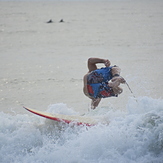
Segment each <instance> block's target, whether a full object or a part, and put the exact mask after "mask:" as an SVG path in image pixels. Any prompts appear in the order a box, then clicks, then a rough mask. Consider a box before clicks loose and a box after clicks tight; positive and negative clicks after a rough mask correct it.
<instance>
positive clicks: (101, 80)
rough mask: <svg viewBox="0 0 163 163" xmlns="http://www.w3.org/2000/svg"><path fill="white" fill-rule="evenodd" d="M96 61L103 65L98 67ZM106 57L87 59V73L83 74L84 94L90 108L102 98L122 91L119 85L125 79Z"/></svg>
mask: <svg viewBox="0 0 163 163" xmlns="http://www.w3.org/2000/svg"><path fill="white" fill-rule="evenodd" d="M98 63H103V64H104V65H105V67H103V68H100V69H98V68H97V65H96V64H98ZM110 65H111V63H110V61H109V60H108V59H101V58H89V59H88V70H89V71H88V73H87V74H86V75H85V76H84V78H83V81H84V88H83V92H84V94H85V95H86V96H87V97H89V98H90V99H91V100H92V102H91V109H95V108H96V107H97V106H98V105H99V103H100V101H101V99H102V98H107V97H113V96H114V97H117V96H118V95H119V94H121V93H122V92H123V89H122V88H121V87H120V86H119V85H120V84H121V83H123V84H125V83H126V81H125V79H124V78H123V77H121V76H120V71H121V70H120V68H119V67H118V66H110Z"/></svg>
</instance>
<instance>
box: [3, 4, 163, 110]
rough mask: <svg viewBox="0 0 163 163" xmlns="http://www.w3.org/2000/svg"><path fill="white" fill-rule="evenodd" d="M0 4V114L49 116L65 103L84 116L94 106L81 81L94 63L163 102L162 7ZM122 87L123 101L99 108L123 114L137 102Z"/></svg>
mask: <svg viewBox="0 0 163 163" xmlns="http://www.w3.org/2000/svg"><path fill="white" fill-rule="evenodd" d="M0 4H1V5H0V6H1V7H0V8H1V10H0V14H1V18H0V20H1V23H0V34H1V39H0V47H1V54H0V67H1V78H0V91H1V97H0V108H1V111H4V112H10V111H11V109H16V110H17V111H18V112H22V113H24V110H23V111H22V106H23V105H25V106H27V107H32V108H36V109H40V110H44V109H46V108H47V107H48V106H49V105H50V104H55V103H65V104H67V105H68V106H69V107H71V108H73V109H74V110H76V111H79V112H86V111H87V110H88V108H89V106H90V100H89V99H87V97H85V96H84V94H83V92H82V87H83V83H82V78H83V76H84V74H85V73H86V72H87V67H86V65H87V64H86V61H87V59H88V58H89V57H101V58H108V59H110V60H111V63H112V64H113V65H114V64H117V65H119V66H120V67H121V69H122V76H123V77H124V78H126V80H127V81H128V83H129V85H130V86H131V88H132V90H133V92H134V93H135V95H136V97H139V96H149V97H152V98H162V88H163V84H162V83H163V78H162V77H161V76H162V74H163V70H162V60H163V55H162V52H163V46H162V44H163V42H162V40H163V34H162V33H161V31H162V29H163V22H162V15H163V11H162V5H163V2H161V1H150V2H149V3H148V4H147V2H145V1H143V2H142V1H130V2H128V1H123V2H122V1H120V2H117V1H116V2H113V1H108V2H81V1H78V2H73V1H71V2H63V1H62V2H57V1H55V2H52V1H50V2H49V1H48V2H47V1H39V2H31V1H30V2H27V1H25V2H24V1H22V2H15V1H11V2H10V1H7V2H6V1H5V2H2V1H0ZM50 19H52V20H53V23H50V24H47V23H46V22H47V21H48V20H50ZM61 19H63V20H64V23H59V21H60V20H61ZM123 88H124V93H123V94H122V95H121V96H120V97H118V99H115V98H114V99H105V100H103V101H102V103H101V106H108V105H115V108H119V109H122V110H123V109H124V108H125V105H126V103H127V101H128V97H130V96H132V95H131V94H130V92H129V90H128V88H127V87H126V86H123Z"/></svg>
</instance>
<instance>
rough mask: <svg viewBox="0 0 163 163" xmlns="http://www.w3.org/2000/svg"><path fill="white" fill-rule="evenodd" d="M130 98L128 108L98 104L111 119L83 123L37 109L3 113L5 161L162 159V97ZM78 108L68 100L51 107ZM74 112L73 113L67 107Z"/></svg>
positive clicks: (0, 139) (0, 151)
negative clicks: (49, 116) (56, 119)
mask: <svg viewBox="0 0 163 163" xmlns="http://www.w3.org/2000/svg"><path fill="white" fill-rule="evenodd" d="M137 100H138V101H137V102H136V101H135V99H130V100H129V102H128V105H127V110H128V111H127V112H121V111H118V110H116V109H115V108H99V109H97V110H95V111H92V112H90V113H89V115H92V116H101V117H102V116H103V117H104V119H105V120H106V119H107V120H108V121H110V124H109V125H102V124H99V125H97V126H94V127H90V128H88V127H85V126H84V127H79V126H71V125H65V124H61V123H56V122H54V121H51V120H47V119H44V118H41V117H38V116H36V115H32V114H31V115H27V114H24V115H21V114H15V115H10V114H5V113H3V112H1V113H0V116H1V119H0V162H3V163H10V162H12V163H13V162H15V163H18V162H23V163H29V162H35V163H36V162H39V163H40V162H43V163H45V162H48V163H52V162H53V163H54V162H57V163H90V162H91V163H98V162H100V163H108V162H109V163H117V162H118V163H126V162H130V163H136V162H143V163H152V162H155V163H161V162H162V161H163V100H161V99H152V98H149V97H140V98H138V99H137ZM58 108H59V109H60V110H61V111H60V113H65V114H77V113H75V112H74V111H73V110H71V109H70V108H68V107H67V106H66V105H65V104H55V105H52V106H50V107H49V109H48V110H47V111H49V112H55V111H56V112H59V110H58ZM68 112H69V113H68Z"/></svg>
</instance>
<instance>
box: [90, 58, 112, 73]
mask: <svg viewBox="0 0 163 163" xmlns="http://www.w3.org/2000/svg"><path fill="white" fill-rule="evenodd" d="M98 63H104V65H105V66H106V67H109V66H110V64H111V63H110V61H109V60H108V59H101V58H89V59H88V70H89V72H91V71H94V70H96V69H97V66H96V64H98Z"/></svg>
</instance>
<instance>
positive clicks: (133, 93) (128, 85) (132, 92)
mask: <svg viewBox="0 0 163 163" xmlns="http://www.w3.org/2000/svg"><path fill="white" fill-rule="evenodd" d="M126 85H127V87H128V89H129V90H130V92H131V94H132V96H133V97H134V98H135V100H136V102H138V101H137V99H136V97H135V95H134V93H133V91H132V90H131V88H130V86H129V84H128V83H127V82H126Z"/></svg>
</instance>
